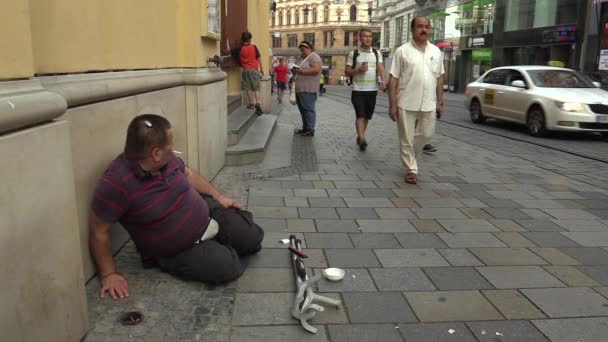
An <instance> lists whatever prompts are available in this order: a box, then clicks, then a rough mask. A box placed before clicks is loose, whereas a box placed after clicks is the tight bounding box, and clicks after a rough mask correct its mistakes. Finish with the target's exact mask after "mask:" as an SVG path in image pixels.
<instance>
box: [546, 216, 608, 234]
mask: <svg viewBox="0 0 608 342" xmlns="http://www.w3.org/2000/svg"><path fill="white" fill-rule="evenodd" d="M553 222H555V223H556V224H557V225H559V226H561V227H563V228H565V229H566V230H569V231H571V232H603V231H608V226H606V225H605V224H603V223H601V222H600V221H597V220H557V219H554V220H553Z"/></svg>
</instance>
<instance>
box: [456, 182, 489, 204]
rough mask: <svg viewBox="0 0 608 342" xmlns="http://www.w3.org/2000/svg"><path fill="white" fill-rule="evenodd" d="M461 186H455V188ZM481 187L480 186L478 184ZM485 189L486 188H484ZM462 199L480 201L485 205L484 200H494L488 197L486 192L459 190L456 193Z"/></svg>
mask: <svg viewBox="0 0 608 342" xmlns="http://www.w3.org/2000/svg"><path fill="white" fill-rule="evenodd" d="M459 185H462V184H457V186H459ZM479 185H482V184H479ZM486 188H487V187H486ZM456 193H457V194H459V195H460V196H462V197H463V198H474V199H478V200H481V201H483V202H484V203H485V200H486V199H495V197H494V196H492V195H490V194H489V193H488V192H487V191H486V190H460V191H457V192H456Z"/></svg>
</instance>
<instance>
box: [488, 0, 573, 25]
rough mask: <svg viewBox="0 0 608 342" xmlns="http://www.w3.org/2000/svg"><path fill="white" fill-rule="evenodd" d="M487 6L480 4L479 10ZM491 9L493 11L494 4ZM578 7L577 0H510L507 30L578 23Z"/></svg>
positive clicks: (506, 22) (506, 21)
mask: <svg viewBox="0 0 608 342" xmlns="http://www.w3.org/2000/svg"><path fill="white" fill-rule="evenodd" d="M490 5H492V4H490ZM486 6H487V5H486ZM486 6H484V7H481V6H479V8H478V10H480V11H481V10H482V8H483V11H487V10H488V9H487V7H486ZM491 9H492V13H493V9H494V6H492V7H491ZM577 9H578V1H577V0H510V1H509V2H508V3H507V11H506V12H507V13H506V20H505V31H515V30H526V29H530V28H537V27H547V26H555V25H565V24H576V22H577V17H576V15H577V12H578V11H577ZM481 15H483V13H482V14H481ZM479 16H480V15H478V17H479Z"/></svg>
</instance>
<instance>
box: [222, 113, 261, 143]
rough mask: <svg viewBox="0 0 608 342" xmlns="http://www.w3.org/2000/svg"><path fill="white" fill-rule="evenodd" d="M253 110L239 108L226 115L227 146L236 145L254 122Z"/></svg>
mask: <svg viewBox="0 0 608 342" xmlns="http://www.w3.org/2000/svg"><path fill="white" fill-rule="evenodd" d="M256 117H257V115H256V114H255V109H248V108H247V107H245V106H240V107H239V108H237V109H235V110H234V111H233V112H232V113H231V114H230V115H228V146H232V145H236V144H238V143H239V140H240V139H241V138H242V137H243V135H244V134H245V132H246V131H247V128H249V126H250V125H251V123H252V122H254V121H255V119H256Z"/></svg>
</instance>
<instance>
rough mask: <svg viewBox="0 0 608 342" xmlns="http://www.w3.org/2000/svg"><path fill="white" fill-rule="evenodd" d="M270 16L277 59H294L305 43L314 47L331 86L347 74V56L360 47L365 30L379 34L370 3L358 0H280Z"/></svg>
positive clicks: (272, 39) (273, 48)
mask: <svg viewBox="0 0 608 342" xmlns="http://www.w3.org/2000/svg"><path fill="white" fill-rule="evenodd" d="M276 4H277V6H276V10H275V11H274V12H273V13H271V17H270V36H271V37H270V40H271V41H272V52H273V55H274V56H281V57H287V58H288V59H289V58H295V57H296V56H298V55H299V54H300V52H299V50H298V48H297V44H298V42H300V41H302V40H306V41H309V42H311V43H313V45H314V46H315V51H316V52H317V53H318V54H319V55H320V56H321V58H322V60H323V68H324V70H325V73H327V74H328V75H329V76H330V77H329V82H328V83H330V84H337V83H338V81H339V79H340V76H342V75H344V68H345V66H346V58H347V56H348V53H349V52H351V51H352V50H354V49H355V48H356V47H357V46H358V33H359V30H360V29H362V28H368V29H370V30H372V32H375V33H379V32H380V26H379V24H377V23H372V22H370V14H371V12H370V6H371V5H372V4H371V3H370V2H369V1H358V0H316V1H315V0H312V1H301V0H295V1H293V0H279V1H276Z"/></svg>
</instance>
